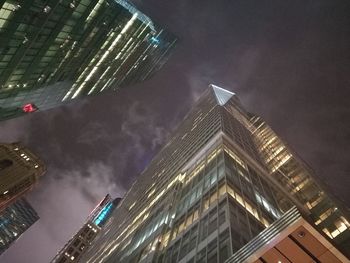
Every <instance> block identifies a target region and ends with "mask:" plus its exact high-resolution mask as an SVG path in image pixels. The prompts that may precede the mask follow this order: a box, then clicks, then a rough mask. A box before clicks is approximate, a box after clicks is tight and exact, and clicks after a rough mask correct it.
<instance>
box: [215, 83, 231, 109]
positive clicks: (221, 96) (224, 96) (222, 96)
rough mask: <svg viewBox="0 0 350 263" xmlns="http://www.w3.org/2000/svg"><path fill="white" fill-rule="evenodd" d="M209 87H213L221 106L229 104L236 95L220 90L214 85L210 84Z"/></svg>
mask: <svg viewBox="0 0 350 263" xmlns="http://www.w3.org/2000/svg"><path fill="white" fill-rule="evenodd" d="M209 87H211V88H212V89H213V91H214V94H215V97H216V100H217V102H218V103H219V105H220V106H223V105H225V104H226V102H228V101H229V99H231V98H232V96H234V95H236V94H235V93H233V92H231V91H228V90H225V89H223V88H220V87H218V86H216V85H214V84H210V85H209Z"/></svg>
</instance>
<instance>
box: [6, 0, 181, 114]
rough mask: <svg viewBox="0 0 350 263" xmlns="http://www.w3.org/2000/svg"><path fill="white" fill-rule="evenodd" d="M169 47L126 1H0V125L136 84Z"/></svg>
mask: <svg viewBox="0 0 350 263" xmlns="http://www.w3.org/2000/svg"><path fill="white" fill-rule="evenodd" d="M175 42H176V38H175V37H174V36H173V35H171V34H170V33H168V32H166V31H164V30H163V29H161V28H159V27H158V26H157V25H155V24H154V23H153V21H152V20H151V19H150V18H149V17H147V16H146V15H144V14H143V13H141V12H140V11H139V10H137V9H136V8H135V7H134V6H133V5H132V4H131V3H129V2H128V1H126V0H63V1H58V2H52V3H49V2H43V1H39V0H29V1H23V2H22V1H19V2H14V1H7V0H6V1H0V120H4V119H9V118H13V117H16V116H21V115H23V114H26V113H31V112H35V111H37V110H45V109H49V108H52V107H56V106H58V105H60V104H62V103H63V102H64V101H70V100H71V99H75V98H78V97H82V96H87V95H92V94H98V93H100V92H102V91H105V90H108V89H112V88H113V89H117V88H120V87H124V86H127V85H129V84H132V83H135V82H138V81H142V80H144V79H146V78H148V77H149V76H151V75H152V74H153V73H154V72H155V71H156V70H158V69H159V68H160V67H161V66H162V65H163V64H164V63H165V61H166V59H167V57H168V55H169V54H170V51H171V49H172V48H173V47H174V44H175Z"/></svg>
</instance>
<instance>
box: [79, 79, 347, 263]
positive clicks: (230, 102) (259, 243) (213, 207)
mask: <svg viewBox="0 0 350 263" xmlns="http://www.w3.org/2000/svg"><path fill="white" fill-rule="evenodd" d="M349 228H350V224H349V216H348V214H347V210H346V209H345V208H344V206H343V205H342V204H340V203H339V202H338V201H337V200H335V199H334V198H333V197H331V196H330V194H329V193H327V191H326V190H325V188H324V187H322V185H320V183H319V182H318V181H317V180H316V178H315V176H314V175H313V172H312V171H311V170H310V168H309V167H308V166H307V165H306V164H305V163H304V162H303V161H302V160H301V159H300V158H299V157H298V156H297V154H296V153H294V152H293V151H292V150H291V149H290V147H289V146H287V145H286V144H285V143H284V142H283V140H282V139H281V138H279V137H278V136H277V135H276V134H275V133H274V132H273V130H272V129H271V128H270V127H269V126H268V125H267V124H266V123H265V122H264V121H263V120H262V119H261V118H260V117H258V116H255V115H252V114H250V113H248V112H247V111H246V110H245V109H244V108H243V107H242V105H241V103H240V101H239V99H238V98H237V96H236V95H235V94H234V93H232V92H230V91H227V90H224V89H222V88H220V87H217V86H215V85H210V88H209V89H208V90H206V91H205V92H204V94H203V95H202V96H201V98H200V99H199V100H198V101H197V103H196V104H195V106H194V107H193V108H192V110H191V111H190V113H189V114H188V115H187V116H186V117H185V118H184V120H183V121H182V123H181V124H180V126H179V127H178V128H177V129H176V131H175V132H174V134H173V136H172V137H171V138H170V139H169V141H168V143H167V144H166V145H165V146H164V148H163V149H162V150H161V151H160V152H159V154H158V155H156V156H155V158H154V159H153V160H152V161H151V163H150V164H149V165H148V167H147V168H146V169H145V170H144V171H143V172H142V174H141V175H140V176H139V177H138V179H137V180H136V182H135V183H134V184H133V185H132V187H131V189H130V190H129V191H128V192H127V193H126V195H125V196H124V198H123V200H122V202H121V204H120V205H119V206H118V208H117V209H116V210H115V211H114V212H113V214H112V216H111V219H110V220H109V221H108V223H107V224H106V225H105V227H104V228H103V229H102V231H100V232H99V233H98V234H97V237H96V238H95V240H94V241H93V242H92V244H91V246H90V248H89V249H88V251H87V252H86V253H85V254H84V256H83V257H82V261H81V262H84V263H88V262H89V263H91V262H108V263H112V262H181V263H184V262H207V263H213V262H220V263H221V262H225V261H226V260H227V262H259V263H264V262H269V263H270V262H271V263H277V262H281V263H284V262H295V263H300V262H349V261H348V259H346V257H345V256H344V253H345V254H346V253H349V249H350V231H349ZM245 260H247V261H245ZM327 260H328V261H327ZM332 260H333V261H332Z"/></svg>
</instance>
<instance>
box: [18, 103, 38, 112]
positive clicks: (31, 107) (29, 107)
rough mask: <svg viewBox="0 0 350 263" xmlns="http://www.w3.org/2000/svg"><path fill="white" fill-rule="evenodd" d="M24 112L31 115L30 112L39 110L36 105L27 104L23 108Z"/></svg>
mask: <svg viewBox="0 0 350 263" xmlns="http://www.w3.org/2000/svg"><path fill="white" fill-rule="evenodd" d="M22 110H23V112H25V113H30V112H34V111H37V110H38V108H37V107H36V106H35V105H34V104H32V103H28V104H26V105H24V106H23V107H22Z"/></svg>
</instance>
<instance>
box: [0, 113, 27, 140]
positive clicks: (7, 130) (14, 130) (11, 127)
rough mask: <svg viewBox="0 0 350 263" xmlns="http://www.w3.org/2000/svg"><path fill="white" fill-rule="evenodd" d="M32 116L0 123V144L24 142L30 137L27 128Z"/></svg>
mask: <svg viewBox="0 0 350 263" xmlns="http://www.w3.org/2000/svg"><path fill="white" fill-rule="evenodd" d="M31 117H32V116H23V117H21V118H17V119H12V120H8V121H3V122H0V143H11V142H18V141H21V142H26V141H28V138H29V136H30V133H29V127H30V121H31Z"/></svg>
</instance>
